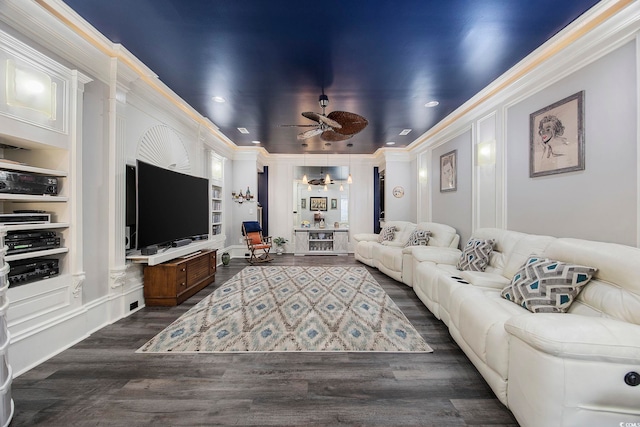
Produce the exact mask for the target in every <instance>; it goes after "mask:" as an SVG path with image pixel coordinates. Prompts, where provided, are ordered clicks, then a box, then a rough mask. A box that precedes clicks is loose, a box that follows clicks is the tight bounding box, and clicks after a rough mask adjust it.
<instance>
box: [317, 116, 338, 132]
mask: <svg viewBox="0 0 640 427" xmlns="http://www.w3.org/2000/svg"><path fill="white" fill-rule="evenodd" d="M318 119H320V121H321V122H322V123H324V124H326V125H329V126H331V127H332V128H334V129H340V128H341V127H342V125H341V124H340V123H338V122H336V121H335V120H333V119H330V118H329V117H326V116H319V117H318Z"/></svg>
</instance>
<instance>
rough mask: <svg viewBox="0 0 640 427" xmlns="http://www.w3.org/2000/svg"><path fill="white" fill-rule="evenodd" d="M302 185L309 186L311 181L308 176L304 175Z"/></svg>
mask: <svg viewBox="0 0 640 427" xmlns="http://www.w3.org/2000/svg"><path fill="white" fill-rule="evenodd" d="M302 183H303V184H308V183H309V180H308V179H307V174H306V173H305V174H304V175H302Z"/></svg>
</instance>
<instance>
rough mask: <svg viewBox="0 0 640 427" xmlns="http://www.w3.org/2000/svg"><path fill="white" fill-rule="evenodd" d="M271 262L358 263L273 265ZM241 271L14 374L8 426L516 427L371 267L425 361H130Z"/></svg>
mask: <svg viewBox="0 0 640 427" xmlns="http://www.w3.org/2000/svg"><path fill="white" fill-rule="evenodd" d="M273 264H278V265H331V264H335V265H362V264H360V263H359V262H357V261H355V260H354V259H353V256H348V257H331V256H329V257H327V256H325V257H294V256H290V255H283V256H278V257H276V259H275V261H274V262H273ZM246 265H247V263H246V261H245V260H241V259H238V260H232V261H231V264H230V265H229V266H227V267H222V266H221V267H219V269H218V274H217V275H216V281H215V283H214V284H212V285H210V286H209V287H208V288H205V289H204V290H202V291H200V292H199V293H198V294H196V295H194V296H193V297H192V298H190V299H189V300H187V301H186V302H185V303H183V304H182V305H180V306H178V307H172V308H144V309H142V310H140V311H138V312H137V313H134V314H133V315H131V316H129V317H127V318H126V319H122V320H121V321H119V322H117V323H115V324H113V325H110V326H108V327H105V328H103V329H102V330H100V331H98V332H96V333H95V334H93V335H92V336H91V337H89V338H87V339H86V340H84V341H82V342H81V343H79V344H77V345H75V346H74V347H72V348H70V349H68V350H66V351H64V352H63V353H61V354H59V355H58V356H56V357H54V358H52V359H50V360H49V361H47V362H46V363H43V364H41V365H40V366H38V367H36V368H34V369H32V370H31V371H29V372H27V373H25V374H23V375H21V376H20V377H18V378H16V379H15V380H14V382H13V386H12V393H13V398H14V401H15V406H16V413H15V416H14V419H13V421H12V423H11V426H13V427H17V426H33V425H46V426H138V425H154V426H201V425H240V426H242V425H251V426H258V425H260V426H320V425H321V426H326V425H358V426H363V425H386V426H407V425H412V426H438V427H442V426H517V425H518V424H517V423H516V421H515V419H514V418H513V416H512V415H511V413H510V412H509V410H507V409H506V408H505V407H504V406H503V405H502V404H501V403H500V402H499V401H498V400H497V399H496V398H495V396H494V395H493V393H492V392H491V390H490V388H489V387H488V386H487V384H486V383H485V382H484V380H483V379H482V377H481V376H480V375H479V374H478V373H477V371H476V370H475V368H474V367H473V365H472V364H471V362H469V360H468V359H467V358H466V356H465V355H464V353H462V351H461V350H460V349H459V348H458V346H457V345H456V344H455V343H454V342H453V341H452V339H451V338H450V336H449V333H448V332H447V328H446V327H445V326H444V324H443V323H442V322H440V321H439V320H437V319H436V318H435V317H433V315H431V313H430V312H429V311H428V310H427V309H426V308H425V307H424V306H423V305H422V303H421V302H420V301H419V300H418V298H417V297H416V296H415V294H414V293H413V291H412V290H411V288H409V287H407V286H405V285H403V284H401V283H398V282H396V281H394V280H392V279H389V278H388V277H387V276H385V275H384V274H381V273H379V272H378V271H377V270H375V269H369V270H370V271H371V273H372V275H373V276H374V277H375V279H376V280H377V281H378V283H380V285H381V286H382V287H383V288H384V289H385V291H386V292H387V293H388V294H389V295H390V296H391V298H392V299H393V300H394V301H395V302H396V304H398V306H399V307H400V308H401V309H402V311H403V312H404V313H405V315H406V316H407V317H408V318H409V320H410V321H411V323H413V325H414V326H415V327H416V329H417V330H418V331H419V332H420V333H421V334H422V336H423V337H424V338H425V340H426V341H427V343H429V345H430V346H431V347H432V348H433V349H434V352H433V353H429V354H410V353H405V354H397V353H395V354H381V353H326V354H322V353H263V354H236V355H233V354H223V355H220V354H195V355H194V354H182V355H181V354H170V355H164V354H137V353H135V350H136V349H138V348H139V347H140V346H142V345H143V344H144V343H145V342H146V341H147V340H149V339H150V338H152V337H153V336H154V335H155V334H156V333H158V332H159V331H160V330H162V329H163V328H164V327H166V326H167V325H168V324H169V323H171V322H172V321H173V320H175V319H176V318H178V317H179V316H180V315H181V314H183V313H184V312H185V311H187V310H188V309H189V308H190V307H192V306H193V305H194V304H196V303H197V302H198V301H200V300H201V299H202V298H204V297H205V296H206V295H208V294H210V293H211V292H212V291H213V290H214V289H215V288H216V287H217V286H220V285H221V284H222V283H224V282H225V280H227V279H228V278H230V277H231V276H233V275H234V274H236V273H237V272H238V271H240V270H241V269H242V268H243V267H245V266H246Z"/></svg>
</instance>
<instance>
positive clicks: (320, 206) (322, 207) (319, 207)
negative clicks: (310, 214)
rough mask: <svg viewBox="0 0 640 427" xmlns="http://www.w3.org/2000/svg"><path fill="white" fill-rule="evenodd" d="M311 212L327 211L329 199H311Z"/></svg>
mask: <svg viewBox="0 0 640 427" xmlns="http://www.w3.org/2000/svg"><path fill="white" fill-rule="evenodd" d="M309 210H312V211H326V210H327V198H326V197H309Z"/></svg>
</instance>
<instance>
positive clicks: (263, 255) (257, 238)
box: [242, 221, 273, 264]
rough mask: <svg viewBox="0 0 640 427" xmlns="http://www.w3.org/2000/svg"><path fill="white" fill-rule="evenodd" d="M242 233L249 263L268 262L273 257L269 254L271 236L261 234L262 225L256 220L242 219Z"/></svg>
mask: <svg viewBox="0 0 640 427" xmlns="http://www.w3.org/2000/svg"><path fill="white" fill-rule="evenodd" d="M242 235H243V236H244V239H245V240H246V242H247V248H248V249H249V252H250V257H249V259H248V260H247V261H249V264H253V263H254V262H269V261H272V260H273V258H272V257H271V255H270V254H269V251H271V236H267V237H265V236H263V235H262V227H260V223H259V222H258V221H244V222H243V223H242Z"/></svg>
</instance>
